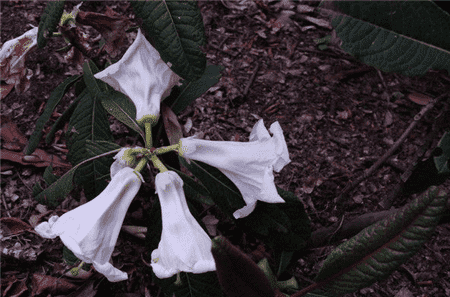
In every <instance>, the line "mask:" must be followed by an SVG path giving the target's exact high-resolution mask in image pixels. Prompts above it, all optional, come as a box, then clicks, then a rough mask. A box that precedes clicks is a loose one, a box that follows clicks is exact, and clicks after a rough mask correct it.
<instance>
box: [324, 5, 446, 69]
mask: <svg viewBox="0 0 450 297" xmlns="http://www.w3.org/2000/svg"><path fill="white" fill-rule="evenodd" d="M323 3H324V5H325V6H329V7H327V8H330V9H328V10H327V12H329V13H330V14H331V15H332V21H331V23H332V25H333V27H334V28H335V30H336V33H337V36H338V37H339V38H340V39H341V40H342V46H341V47H342V49H344V50H345V51H347V52H348V53H350V54H351V55H353V56H355V57H357V58H359V59H360V60H361V61H362V62H364V63H366V64H367V65H370V66H374V67H377V68H378V69H380V70H382V71H385V72H391V71H394V72H398V73H401V74H404V75H407V76H414V75H423V74H425V73H426V72H427V71H428V69H430V68H433V69H446V70H447V71H448V72H449V73H450V38H448V32H450V15H449V14H448V13H447V12H445V11H444V10H442V9H441V8H439V7H438V6H437V5H436V4H435V3H434V2H433V1H323Z"/></svg>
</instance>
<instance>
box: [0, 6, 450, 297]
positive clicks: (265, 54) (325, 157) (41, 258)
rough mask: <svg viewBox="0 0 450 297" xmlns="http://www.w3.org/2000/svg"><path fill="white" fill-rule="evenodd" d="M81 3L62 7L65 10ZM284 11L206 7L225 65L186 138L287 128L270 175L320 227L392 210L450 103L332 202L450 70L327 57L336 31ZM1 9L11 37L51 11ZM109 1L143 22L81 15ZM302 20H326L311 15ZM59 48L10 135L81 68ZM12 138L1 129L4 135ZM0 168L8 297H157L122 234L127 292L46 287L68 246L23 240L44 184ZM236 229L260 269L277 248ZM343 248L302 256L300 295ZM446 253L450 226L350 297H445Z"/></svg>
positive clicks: (37, 55)
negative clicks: (421, 71)
mask: <svg viewBox="0 0 450 297" xmlns="http://www.w3.org/2000/svg"><path fill="white" fill-rule="evenodd" d="M77 3H78V2H70V3H67V4H66V10H70V9H71V8H72V7H73V6H74V4H77ZM280 3H281V4H276V2H275V1H256V2H255V3H253V2H243V3H240V2H233V3H231V2H226V1H201V2H200V4H199V5H200V8H201V11H202V14H203V20H204V24H205V30H206V35H207V40H208V43H207V45H206V46H205V47H204V51H205V53H206V55H207V59H208V62H209V63H211V64H215V65H222V66H224V70H223V72H222V78H221V80H220V81H219V83H218V84H216V85H215V86H214V87H212V88H211V89H210V90H208V91H207V92H206V93H205V94H204V95H203V96H201V97H200V98H198V99H197V100H196V101H195V103H194V104H193V105H192V106H191V107H189V108H188V109H186V111H184V112H183V113H182V114H181V116H180V118H179V120H180V123H181V125H182V126H183V127H184V128H185V130H186V131H185V132H186V133H185V136H189V135H193V134H195V133H201V134H203V137H204V138H205V139H211V140H226V141H228V140H233V141H247V140H248V136H249V132H250V131H251V128H252V127H253V125H254V124H255V123H256V122H257V121H258V120H259V119H260V118H262V119H263V120H264V123H265V125H266V127H269V126H270V124H271V123H273V122H274V121H278V122H279V123H280V125H281V127H282V128H283V131H284V135H285V138H286V141H287V144H288V149H289V154H290V159H291V160H292V161H291V163H290V164H288V165H287V166H286V167H285V168H284V169H283V170H282V171H281V172H280V173H277V174H276V175H275V181H276V184H277V185H278V186H279V187H281V188H283V189H285V190H289V191H291V192H294V193H295V194H296V195H297V196H298V198H299V199H300V201H302V202H303V203H304V205H305V207H306V211H307V212H308V214H309V216H310V219H311V222H312V229H313V231H314V230H319V229H320V228H323V227H330V226H333V224H336V225H335V226H339V225H340V224H341V221H342V220H343V222H344V223H345V222H348V221H350V220H352V219H353V218H355V217H358V216H360V215H362V214H366V213H370V212H378V211H381V210H384V208H383V207H382V205H384V204H383V202H386V201H389V197H391V196H390V195H391V193H392V192H393V191H394V189H395V188H396V186H397V185H398V183H399V182H400V181H401V175H402V174H403V173H404V172H405V171H406V170H408V169H409V168H411V166H412V164H414V163H415V162H417V158H418V156H421V155H422V154H421V151H422V147H423V146H425V151H426V153H425V154H424V155H423V156H424V157H428V156H429V155H430V153H431V149H429V148H433V147H435V146H436V143H437V141H438V140H439V138H440V137H441V136H442V135H443V131H444V129H445V125H438V127H437V128H435V129H433V127H436V124H434V120H435V119H436V118H439V117H440V116H442V113H443V112H445V111H446V110H447V111H448V109H449V106H448V101H447V102H445V101H444V102H439V103H438V104H436V106H435V107H434V108H433V109H432V110H431V111H430V112H429V113H428V114H427V115H426V116H425V117H423V118H422V119H421V120H420V121H419V123H418V124H417V126H416V127H415V128H414V129H413V131H412V132H411V133H410V134H409V135H408V137H407V138H406V140H405V141H404V143H403V144H402V145H401V146H400V148H399V149H398V150H397V151H395V152H394V154H393V155H392V156H391V157H390V159H389V161H388V162H385V163H384V164H383V165H382V166H380V167H379V168H378V169H377V170H376V171H375V172H374V173H373V174H372V175H371V176H369V177H368V178H367V179H365V180H364V181H363V182H361V183H360V184H359V185H357V186H356V187H355V188H354V189H353V190H351V191H350V192H349V193H348V194H347V195H346V196H345V198H344V199H343V200H341V201H340V203H337V202H336V200H335V198H336V197H337V196H339V194H340V193H341V192H342V190H343V189H344V188H345V187H346V185H347V184H348V183H349V182H351V181H352V180H354V179H355V178H357V177H359V176H360V175H361V174H362V173H363V171H364V170H366V169H368V168H369V167H370V166H371V165H373V163H374V162H376V161H377V160H378V159H379V158H380V157H381V156H382V155H383V154H384V153H385V152H386V151H387V150H388V149H389V148H390V147H391V146H392V145H393V144H394V143H395V142H396V141H397V140H398V139H399V138H400V136H401V135H402V133H403V132H404V131H405V130H406V129H407V127H408V126H409V125H410V123H411V122H412V121H413V120H414V116H415V115H416V114H417V113H418V112H419V111H420V110H421V109H422V108H423V105H420V104H417V103H416V102H413V101H418V100H415V99H417V98H418V97H417V96H418V95H417V93H419V94H424V95H426V96H429V97H437V96H439V95H440V94H442V93H444V92H445V91H448V90H449V89H450V78H449V74H448V73H447V72H445V71H429V72H428V73H427V74H426V75H425V76H423V77H405V76H402V75H399V74H395V73H383V72H378V71H377V70H376V69H375V68H371V67H367V66H366V65H364V64H362V63H360V62H358V61H357V60H355V59H354V58H353V57H352V56H350V55H348V54H346V53H345V52H343V51H342V50H340V49H339V48H338V47H337V46H336V45H333V44H331V45H329V46H328V48H326V49H324V50H319V49H318V47H317V44H316V43H315V40H316V39H318V38H322V37H325V36H327V35H330V34H331V30H330V29H329V28H326V24H325V25H323V26H319V25H317V24H313V23H310V22H308V21H307V20H305V19H304V18H303V19H302V18H300V17H296V15H300V13H298V12H296V13H295V15H294V17H293V20H294V21H289V19H287V18H286V14H285V13H283V12H282V11H285V12H286V11H288V12H289V11H294V12H295V11H297V10H296V7H293V8H292V7H288V6H287V7H284V8H283V7H282V4H283V3H289V2H287V1H282V2H280ZM302 4H303V5H307V6H309V7H316V6H317V4H318V3H317V2H314V1H303V3H302ZM0 5H1V22H2V32H1V41H2V43H4V42H5V41H7V40H10V39H12V38H15V37H17V36H19V35H21V34H23V33H24V32H25V31H27V30H29V29H30V27H29V24H32V25H34V26H37V25H38V23H39V19H40V15H41V13H42V11H43V9H44V8H45V3H43V2H40V1H33V2H28V1H25V2H22V1H3V2H1V3H0ZM84 5H85V4H84ZM106 5H108V6H110V7H111V8H112V9H113V10H114V11H116V12H117V13H119V14H124V15H126V16H127V17H130V18H131V20H132V22H133V23H134V24H135V20H134V15H133V14H132V10H131V8H129V7H128V5H126V3H124V2H120V1H108V2H104V3H99V4H95V3H89V4H88V5H87V6H83V7H84V9H85V10H91V11H97V12H102V13H104V12H105V6H106ZM83 7H82V9H83ZM306 14H307V15H309V16H314V17H316V18H319V19H321V16H319V15H318V14H317V13H315V12H314V13H306ZM322 19H323V18H322ZM87 30H88V31H87V32H89V33H91V34H93V35H91V38H95V37H96V36H97V35H98V33H95V30H94V31H92V30H93V29H87ZM127 34H128V37H129V38H128V40H127V41H128V44H127V45H126V46H125V47H124V48H121V52H122V54H123V52H124V49H126V47H127V46H128V45H129V44H130V43H131V42H132V38H133V37H134V36H135V31H134V32H133V31H131V32H129V33H127ZM133 34H134V35H133ZM64 46H65V43H64V41H63V40H61V39H60V38H59V39H58V38H53V39H51V41H50V42H49V44H48V46H47V47H46V48H44V49H38V50H36V51H34V52H33V53H31V54H30V55H29V57H28V59H27V62H26V67H27V68H29V69H30V70H32V72H33V76H32V77H31V84H30V88H29V89H28V90H27V91H25V92H24V93H22V94H18V93H17V92H16V91H14V90H13V91H12V92H11V93H10V94H9V95H8V96H7V97H6V98H4V99H2V102H1V114H2V130H4V127H6V126H4V125H6V124H9V126H8V127H10V126H11V125H12V124H15V125H16V126H17V127H18V129H19V130H20V132H17V133H22V134H23V135H25V137H27V138H28V137H29V136H30V135H31V133H32V132H33V130H34V127H35V123H36V120H37V119H38V117H39V116H40V113H41V112H42V106H43V104H44V103H45V102H46V100H47V99H48V97H49V95H50V93H51V92H52V90H53V89H54V88H55V87H56V86H58V84H60V83H61V82H62V81H63V80H64V79H65V78H67V77H68V76H69V75H72V74H77V73H81V72H80V70H79V69H78V68H77V66H75V64H74V62H68V60H67V59H65V58H64V57H63V55H64V53H63V52H55V50H57V49H60V48H62V47H64ZM103 55H106V54H105V53H104V54H103ZM71 63H72V64H71ZM71 100H73V95H72V97H71V96H70V95H67V96H66V97H65V98H64V99H63V101H64V102H63V103H62V105H61V106H60V107H58V108H57V112H56V113H55V114H54V116H55V117H52V121H55V120H56V117H57V116H58V113H61V112H63V111H64V109H65V108H66V107H67V106H68V104H69V102H70V101H71ZM423 100H427V99H426V97H425V99H423ZM447 124H448V123H447ZM112 127H113V128H114V130H113V131H114V133H115V136H116V137H117V138H119V137H121V136H123V135H124V134H123V133H124V132H123V131H124V128H123V127H121V126H120V125H118V124H117V122H112ZM436 129H437V130H436ZM47 132H48V130H46V132H45V133H47ZM64 132H65V131H60V133H59V134H58V138H57V140H56V141H55V143H54V144H53V145H45V143H44V142H41V144H40V146H39V148H40V149H43V150H44V151H45V152H46V153H48V154H49V155H50V156H58V157H59V158H61V160H62V161H64V160H65V154H64V153H65V152H66V150H65V146H64V145H65V138H64ZM3 135H4V134H3V132H2V138H3ZM429 135H431V136H430V137H429ZM44 136H45V135H44ZM4 144H5V140H4V139H3V142H2V154H3V149H11V150H13V149H12V148H10V147H9V148H6V147H5V145H4ZM1 166H2V167H1V172H2V175H1V178H2V181H1V183H2V189H3V190H2V193H1V198H2V202H1V211H2V212H1V216H2V220H3V221H2V225H3V227H2V232H3V233H2V276H1V277H2V279H3V282H2V290H3V292H4V294H3V296H32V295H36V296H58V295H65V294H68V293H70V292H72V291H73V290H75V289H77V291H76V292H77V293H76V294H75V293H74V295H71V296H94V295H95V293H96V292H98V295H99V296H100V294H108V293H109V295H110V296H113V294H115V295H114V296H161V295H160V293H158V288H157V287H155V286H154V285H153V284H152V283H151V278H149V277H148V275H146V274H145V265H146V264H145V262H144V261H143V259H142V257H141V254H142V253H144V252H145V249H144V244H143V242H144V241H143V240H141V239H137V238H135V237H132V236H130V235H128V234H125V233H124V232H122V234H121V236H120V237H119V241H118V245H117V248H116V251H115V253H114V254H113V256H114V261H115V263H118V265H120V267H121V269H122V270H125V271H127V272H128V273H129V275H130V279H129V281H127V282H126V284H125V283H121V284H110V283H108V282H106V281H101V282H98V279H97V282H95V283H94V281H93V280H90V281H85V280H83V279H81V278H78V279H75V280H73V279H72V278H66V277H63V278H62V279H61V280H62V281H64V282H65V281H66V279H67V280H69V281H68V282H67V283H64V284H63V285H61V286H59V287H58V288H59V289H58V290H60V291H58V290H55V286H53V289H52V286H51V285H50V286H44V285H43V284H44V283H47V285H48V283H49V282H50V278H48V279H47V278H45V275H48V276H50V275H51V276H54V277H56V278H58V277H60V276H61V274H62V273H65V272H66V269H67V266H65V265H63V264H62V262H61V256H62V244H61V242H60V241H59V240H52V241H49V240H43V239H41V238H39V237H38V236H37V235H36V234H33V233H32V232H28V231H27V232H19V233H17V234H15V233H14V232H13V231H11V230H6V229H8V228H6V229H5V226H7V227H9V228H19V229H20V226H22V227H23V223H22V222H26V223H25V224H28V223H29V224H31V225H33V220H35V219H36V218H40V219H42V217H43V216H44V215H48V214H50V213H49V212H48V210H47V209H46V208H45V207H43V206H42V205H40V204H38V203H37V202H36V201H35V200H34V198H33V196H32V187H33V185H34V184H35V182H36V181H39V180H42V175H43V172H44V169H45V167H36V166H32V165H23V164H19V163H16V162H10V161H4V160H2V165H1ZM449 185H450V184H449V181H447V182H446V183H445V184H444V185H442V188H446V189H449V188H450V186H449ZM146 191H151V186H146V187H144V189H142V190H141V192H140V193H139V195H138V197H137V198H136V199H135V201H134V202H133V204H132V205H131V207H130V211H129V215H127V218H126V220H125V224H132V225H140V226H145V220H144V213H145V212H146V211H147V210H148V209H149V208H150V207H151V206H150V205H149V203H148V201H146V200H145V198H144V197H145V192H146ZM410 199H411V198H410V197H409V198H408V197H403V198H398V199H396V200H393V201H391V205H392V206H393V207H400V206H402V205H404V204H405V203H406V202H407V201H409V200H410ZM78 204H79V203H78V202H76V201H73V199H67V200H66V201H65V202H64V203H63V204H62V206H61V209H65V210H68V209H72V208H74V207H76V206H77V205H78ZM45 218H47V217H45ZM5 222H6V223H5ZM228 227H229V223H227V222H218V224H217V226H216V228H217V230H216V232H217V234H227V235H228V234H230V230H227V228H228ZM8 232H9V233H8ZM11 232H13V233H11ZM233 232H234V234H233V236H232V238H231V241H232V242H233V244H235V245H238V246H239V247H240V248H241V249H242V250H243V251H244V252H246V253H247V254H249V255H251V256H252V258H253V259H254V260H255V261H258V260H261V259H262V258H263V257H268V258H269V261H272V260H273V259H272V258H271V257H272V255H271V251H270V249H268V248H267V247H265V246H264V244H263V243H261V242H259V241H257V240H256V239H254V238H252V237H251V236H249V235H247V234H244V233H243V232H239V231H238V230H235V231H233ZM338 244H339V242H336V243H330V245H324V246H321V247H314V248H311V249H309V250H307V251H305V252H303V253H301V254H299V255H296V256H297V261H296V262H295V263H294V264H293V265H292V267H290V272H291V274H293V275H295V276H296V277H297V280H298V282H299V285H300V287H301V288H302V287H306V286H308V285H309V284H310V283H311V282H312V279H313V278H314V276H315V275H316V273H317V272H318V269H319V268H320V266H321V264H322V263H323V260H324V259H325V258H326V256H327V255H328V254H329V252H330V251H331V250H332V249H333V248H334V247H335V246H337V245H338ZM11 251H12V252H11ZM14 251H17V253H16V254H14ZM27 253H28V254H27ZM19 254H20V255H19ZM14 255H16V257H15V256H14ZM17 255H19V256H17ZM17 258H19V259H17ZM449 258H450V226H449V224H448V221H447V222H444V223H443V224H441V225H439V226H438V227H437V229H436V231H435V233H434V235H433V236H432V238H431V239H430V241H429V242H427V243H426V244H425V245H424V248H423V249H422V250H421V251H419V252H418V253H417V254H416V255H415V256H414V257H412V258H411V259H410V260H409V261H407V262H406V263H405V264H404V265H402V266H401V268H400V269H398V270H397V271H396V272H394V273H393V274H392V275H391V276H390V277H389V278H388V279H387V280H384V281H380V282H378V283H376V284H374V285H372V286H370V287H368V288H365V289H362V290H360V291H358V292H356V293H353V294H349V295H347V296H358V297H359V296H369V297H371V296H386V297H387V296H415V297H419V296H423V297H425V296H437V297H444V296H449V295H450V272H449V271H448V267H449V264H450V263H449V260H448V259H449ZM94 284H95V285H94ZM27 288H28V289H27ZM81 290H84V291H81Z"/></svg>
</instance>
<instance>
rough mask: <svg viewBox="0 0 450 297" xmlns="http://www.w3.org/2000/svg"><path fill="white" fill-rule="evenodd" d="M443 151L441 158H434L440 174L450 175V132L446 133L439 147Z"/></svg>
mask: <svg viewBox="0 0 450 297" xmlns="http://www.w3.org/2000/svg"><path fill="white" fill-rule="evenodd" d="M437 147H439V148H440V149H441V150H442V154H441V155H440V156H437V157H434V164H435V165H436V168H437V170H438V174H442V175H444V174H450V163H449V160H450V132H446V133H445V134H444V135H443V136H442V138H441V140H439V143H438V145H437Z"/></svg>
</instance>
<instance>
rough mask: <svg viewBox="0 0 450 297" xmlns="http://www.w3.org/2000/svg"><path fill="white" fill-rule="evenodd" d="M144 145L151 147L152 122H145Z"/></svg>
mask: <svg viewBox="0 0 450 297" xmlns="http://www.w3.org/2000/svg"><path fill="white" fill-rule="evenodd" d="M144 127H145V147H146V148H151V147H152V145H153V144H152V124H151V123H145V124H144Z"/></svg>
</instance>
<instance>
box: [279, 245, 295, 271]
mask: <svg viewBox="0 0 450 297" xmlns="http://www.w3.org/2000/svg"><path fill="white" fill-rule="evenodd" d="M293 255H294V252H292V251H290V252H287V251H281V254H280V260H279V261H278V262H279V265H278V271H277V277H280V275H281V274H282V273H283V272H284V271H285V270H286V268H287V267H288V265H289V263H290V262H291V260H292V256H293Z"/></svg>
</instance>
